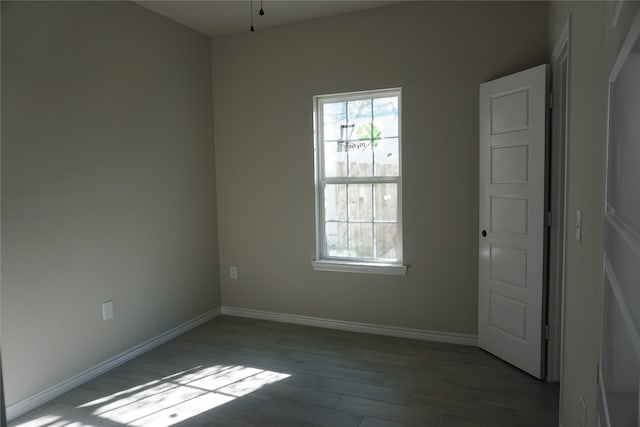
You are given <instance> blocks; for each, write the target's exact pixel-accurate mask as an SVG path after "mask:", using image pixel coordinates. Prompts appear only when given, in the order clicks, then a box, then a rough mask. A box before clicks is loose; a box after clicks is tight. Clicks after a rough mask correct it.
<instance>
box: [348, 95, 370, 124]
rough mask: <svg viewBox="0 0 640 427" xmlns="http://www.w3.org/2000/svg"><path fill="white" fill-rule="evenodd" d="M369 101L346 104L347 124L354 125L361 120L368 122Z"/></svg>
mask: <svg viewBox="0 0 640 427" xmlns="http://www.w3.org/2000/svg"><path fill="white" fill-rule="evenodd" d="M371 101H372V100H371V99H357V100H355V101H349V102H347V113H348V116H347V118H348V120H349V123H354V122H356V121H357V120H362V119H364V120H366V121H369V122H370V121H371V117H372V114H371V113H372V111H371V105H372V102H371Z"/></svg>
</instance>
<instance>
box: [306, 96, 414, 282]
mask: <svg viewBox="0 0 640 427" xmlns="http://www.w3.org/2000/svg"><path fill="white" fill-rule="evenodd" d="M391 96H397V97H398V171H399V174H398V176H397V177H387V176H380V177H376V176H373V177H329V178H327V177H326V176H325V167H324V137H323V132H324V125H323V122H322V119H323V117H322V116H321V113H322V105H323V104H325V103H331V102H344V101H353V100H358V99H375V98H388V97H391ZM313 125H314V126H313V127H314V129H313V134H314V156H315V159H314V160H315V193H316V194H315V196H316V259H315V260H314V261H312V262H311V264H312V265H313V268H314V270H321V271H340V272H350V273H372V274H387V275H400V276H404V275H405V274H406V273H407V266H405V265H403V264H402V262H403V241H402V237H403V236H402V235H403V231H402V230H403V229H402V88H392V89H378V90H367V91H360V92H348V93H340V94H332V95H318V96H314V97H313ZM384 183H393V184H396V185H397V200H398V210H397V222H396V224H397V227H398V234H397V246H396V255H397V259H396V260H395V261H393V262H376V261H375V260H371V259H362V258H355V257H333V256H328V255H327V254H326V253H325V248H324V242H325V231H324V224H325V221H324V218H325V213H324V186H325V185H326V184H384Z"/></svg>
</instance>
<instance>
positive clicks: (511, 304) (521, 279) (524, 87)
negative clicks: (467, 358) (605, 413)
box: [478, 65, 548, 378]
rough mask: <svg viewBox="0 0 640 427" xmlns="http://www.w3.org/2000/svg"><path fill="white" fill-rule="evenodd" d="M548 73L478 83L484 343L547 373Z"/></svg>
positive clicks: (533, 372) (539, 372) (480, 340)
mask: <svg viewBox="0 0 640 427" xmlns="http://www.w3.org/2000/svg"><path fill="white" fill-rule="evenodd" d="M547 75H548V66H547V65H540V66H538V67H535V68H531V69H529V70H525V71H522V72H519V73H516V74H512V75H510V76H506V77H502V78H500V79H497V80H493V81H490V82H487V83H483V84H481V85H480V165H479V166H480V189H479V193H480V201H479V208H480V212H479V226H480V228H479V232H480V237H479V271H478V273H479V278H478V281H479V286H478V345H479V346H480V347H481V348H483V349H485V350H486V351H488V352H490V353H492V354H494V355H496V356H498V357H500V358H501V359H503V360H505V361H507V362H509V363H511V364H513V365H515V366H517V367H518V368H520V369H522V370H524V371H525V372H528V373H529V374H531V375H533V376H535V377H536V378H542V377H543V375H544V372H543V368H544V363H543V362H544V361H543V346H544V341H543V324H544V323H545V322H544V308H545V284H546V274H545V243H546V242H545V240H546V234H547V233H546V228H547V223H546V218H547V215H546V212H547V197H546V188H547V185H546V175H547V171H546V164H547V163H546V158H547V113H548V104H547V93H548V91H547V81H548V79H547Z"/></svg>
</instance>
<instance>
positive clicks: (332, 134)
mask: <svg viewBox="0 0 640 427" xmlns="http://www.w3.org/2000/svg"><path fill="white" fill-rule="evenodd" d="M322 114H323V116H322V117H323V125H324V126H323V132H324V135H323V136H324V140H325V141H337V140H338V139H340V137H341V135H340V133H341V126H342V125H345V124H346V123H347V103H346V102H331V103H327V104H323V106H322Z"/></svg>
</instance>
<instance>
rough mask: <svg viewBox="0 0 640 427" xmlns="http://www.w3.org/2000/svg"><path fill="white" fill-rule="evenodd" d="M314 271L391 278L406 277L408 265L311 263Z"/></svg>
mask: <svg viewBox="0 0 640 427" xmlns="http://www.w3.org/2000/svg"><path fill="white" fill-rule="evenodd" d="M311 265H313V269H314V270H316V271H339V272H343V273H368V274H385V275H390V276H406V275H407V268H408V266H406V265H400V264H375V263H366V262H348V261H327V260H321V261H311Z"/></svg>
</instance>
